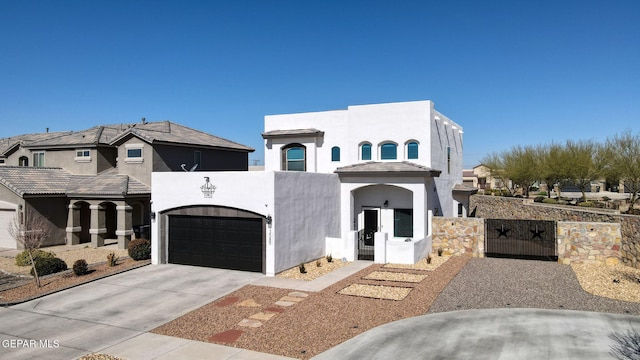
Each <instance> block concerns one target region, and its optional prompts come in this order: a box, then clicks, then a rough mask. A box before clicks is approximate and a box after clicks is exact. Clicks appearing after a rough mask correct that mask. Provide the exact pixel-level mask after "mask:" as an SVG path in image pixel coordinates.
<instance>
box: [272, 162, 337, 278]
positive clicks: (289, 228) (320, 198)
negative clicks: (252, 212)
mask: <svg viewBox="0 0 640 360" xmlns="http://www.w3.org/2000/svg"><path fill="white" fill-rule="evenodd" d="M275 184H276V187H275V196H274V201H275V206H276V211H275V215H274V246H275V248H274V251H275V263H274V266H275V267H274V272H275V273H278V272H280V271H283V270H286V269H288V268H291V267H294V266H296V265H298V264H300V263H301V262H306V261H310V260H313V259H317V258H320V257H322V256H324V255H325V250H326V249H325V243H326V238H327V237H340V182H339V180H338V176H337V175H334V174H309V173H300V172H276V173H275Z"/></svg>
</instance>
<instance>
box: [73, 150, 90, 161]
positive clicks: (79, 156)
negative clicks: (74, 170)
mask: <svg viewBox="0 0 640 360" xmlns="http://www.w3.org/2000/svg"><path fill="white" fill-rule="evenodd" d="M75 160H76V161H77V162H89V161H91V150H89V149H80V150H76V158H75Z"/></svg>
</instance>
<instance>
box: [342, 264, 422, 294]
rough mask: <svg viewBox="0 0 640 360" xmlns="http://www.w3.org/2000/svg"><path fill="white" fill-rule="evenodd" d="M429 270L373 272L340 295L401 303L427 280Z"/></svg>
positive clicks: (393, 269) (343, 290)
mask: <svg viewBox="0 0 640 360" xmlns="http://www.w3.org/2000/svg"><path fill="white" fill-rule="evenodd" d="M429 272H430V271H429V270H422V269H395V268H389V269H388V270H385V271H379V270H378V271H372V272H370V273H368V274H367V275H365V276H363V277H362V278H360V280H359V281H358V282H356V283H353V284H350V285H349V286H347V287H344V288H342V289H341V290H340V291H338V294H341V295H348V296H359V297H366V298H372V299H384V300H395V301H401V300H403V299H404V298H406V297H407V296H408V295H409V293H410V292H411V291H412V290H413V288H414V287H415V286H417V285H418V284H419V283H421V282H422V281H424V280H425V279H426V278H427V276H428V275H427V274H428V273H429Z"/></svg>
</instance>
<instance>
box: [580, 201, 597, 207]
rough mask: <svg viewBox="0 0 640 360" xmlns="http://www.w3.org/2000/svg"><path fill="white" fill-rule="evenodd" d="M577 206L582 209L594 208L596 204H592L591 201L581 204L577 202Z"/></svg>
mask: <svg viewBox="0 0 640 360" xmlns="http://www.w3.org/2000/svg"><path fill="white" fill-rule="evenodd" d="M578 206H582V207H596V204H594V203H593V202H591V201H583V202H579V203H578Z"/></svg>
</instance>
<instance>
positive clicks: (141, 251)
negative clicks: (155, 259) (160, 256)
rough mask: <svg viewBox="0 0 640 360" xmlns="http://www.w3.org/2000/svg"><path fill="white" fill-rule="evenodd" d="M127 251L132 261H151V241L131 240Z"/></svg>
mask: <svg viewBox="0 0 640 360" xmlns="http://www.w3.org/2000/svg"><path fill="white" fill-rule="evenodd" d="M127 251H128V252H129V257H131V258H132V259H133V260H147V259H151V241H149V240H147V239H135V240H131V242H129V247H128V248H127Z"/></svg>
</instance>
